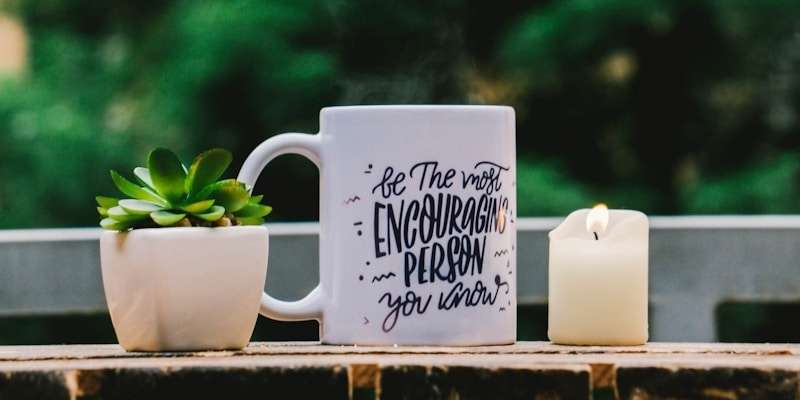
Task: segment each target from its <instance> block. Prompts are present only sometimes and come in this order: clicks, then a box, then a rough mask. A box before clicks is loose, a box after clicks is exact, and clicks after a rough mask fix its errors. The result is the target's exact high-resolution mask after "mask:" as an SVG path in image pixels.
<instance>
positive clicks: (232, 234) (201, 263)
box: [100, 226, 269, 351]
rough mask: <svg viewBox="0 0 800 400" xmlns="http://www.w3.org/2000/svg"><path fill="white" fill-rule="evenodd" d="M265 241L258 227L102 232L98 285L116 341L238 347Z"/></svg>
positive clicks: (141, 345) (248, 331) (138, 347)
mask: <svg viewBox="0 0 800 400" xmlns="http://www.w3.org/2000/svg"><path fill="white" fill-rule="evenodd" d="M268 246H269V238H268V233H267V229H266V228H265V227H262V226H237V227H228V228H156V229H138V230H133V231H130V232H126V233H119V232H104V233H103V235H102V237H101V238H100V259H101V262H102V270H103V286H104V288H105V294H106V302H107V303H108V309H109V312H110V313H111V321H112V322H113V324H114V330H115V331H116V333H117V338H118V339H119V343H120V344H121V345H122V347H124V348H125V350H128V351H184V350H218V349H240V348H242V347H244V346H246V345H247V343H248V342H249V340H250V336H251V335H252V333H253V327H254V326H255V322H256V318H257V317H258V310H259V305H260V300H261V294H262V291H263V289H264V281H265V279H266V273H267V255H268Z"/></svg>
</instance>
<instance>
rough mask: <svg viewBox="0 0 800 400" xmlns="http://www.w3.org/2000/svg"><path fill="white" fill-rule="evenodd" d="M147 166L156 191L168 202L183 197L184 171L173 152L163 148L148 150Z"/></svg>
mask: <svg viewBox="0 0 800 400" xmlns="http://www.w3.org/2000/svg"><path fill="white" fill-rule="evenodd" d="M147 167H148V169H149V171H150V178H151V179H152V181H153V184H154V185H155V189H156V191H158V193H160V194H161V195H162V196H164V197H165V198H166V199H167V200H169V202H170V203H177V202H180V201H181V200H182V199H183V195H184V194H185V191H184V181H185V180H186V171H184V169H183V164H181V161H180V160H179V159H178V156H176V155H175V153H173V152H171V151H169V150H167V149H164V148H157V149H155V150H153V151H151V152H150V156H149V157H148V158H147Z"/></svg>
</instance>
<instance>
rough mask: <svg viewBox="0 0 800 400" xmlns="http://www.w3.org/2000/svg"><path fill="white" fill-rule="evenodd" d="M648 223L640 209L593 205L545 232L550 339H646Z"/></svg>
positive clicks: (591, 341)
mask: <svg viewBox="0 0 800 400" xmlns="http://www.w3.org/2000/svg"><path fill="white" fill-rule="evenodd" d="M649 229H650V228H649V223H648V221H647V216H646V215H644V214H643V213H641V212H638V211H631V210H608V209H607V208H606V207H605V206H598V207H595V208H594V209H592V210H589V209H583V210H578V211H575V212H573V213H572V214H570V215H569V216H567V219H566V220H564V222H563V223H562V224H561V225H559V226H558V227H557V228H556V229H554V230H553V231H551V232H550V261H549V294H548V307H549V313H548V331H547V334H548V336H549V338H550V340H551V341H553V342H554V343H560V344H577V345H637V344H644V343H645V342H647V336H648V335H647V261H648V240H649V239H648V237H649Z"/></svg>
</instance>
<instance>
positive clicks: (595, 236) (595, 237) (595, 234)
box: [592, 232, 600, 240]
mask: <svg viewBox="0 0 800 400" xmlns="http://www.w3.org/2000/svg"><path fill="white" fill-rule="evenodd" d="M592 233H594V240H600V238H598V237H597V232H592Z"/></svg>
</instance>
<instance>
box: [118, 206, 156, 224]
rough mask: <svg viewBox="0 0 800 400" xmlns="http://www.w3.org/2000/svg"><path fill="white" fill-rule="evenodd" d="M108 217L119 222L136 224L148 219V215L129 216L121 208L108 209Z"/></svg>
mask: <svg viewBox="0 0 800 400" xmlns="http://www.w3.org/2000/svg"><path fill="white" fill-rule="evenodd" d="M108 216H109V218H111V219H114V220H116V221H119V222H134V221H139V220H141V219H144V218H146V217H147V216H146V215H138V214H129V213H128V212H126V211H125V209H123V208H122V207H120V206H116V207H111V208H109V209H108Z"/></svg>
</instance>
